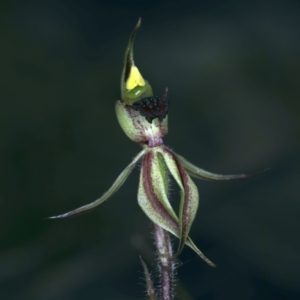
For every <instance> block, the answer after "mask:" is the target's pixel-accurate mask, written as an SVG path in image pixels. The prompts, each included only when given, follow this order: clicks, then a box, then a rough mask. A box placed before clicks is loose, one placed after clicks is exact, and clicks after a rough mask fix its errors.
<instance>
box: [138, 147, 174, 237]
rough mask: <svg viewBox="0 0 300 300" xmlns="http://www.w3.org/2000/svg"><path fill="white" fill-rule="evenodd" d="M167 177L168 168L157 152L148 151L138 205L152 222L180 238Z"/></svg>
mask: <svg viewBox="0 0 300 300" xmlns="http://www.w3.org/2000/svg"><path fill="white" fill-rule="evenodd" d="M162 173H165V174H162ZM165 177H166V168H165V167H163V164H160V162H159V159H158V157H157V151H156V150H153V151H148V152H147V153H146V154H145V155H144V157H143V164H142V169H141V174H140V181H139V188H138V204H139V205H140V207H141V208H142V210H143V211H144V212H145V214H146V215H147V216H148V218H149V219H150V220H151V221H152V222H154V223H155V224H157V225H158V226H160V227H162V228H164V229H166V230H168V231H169V232H171V233H172V234H174V235H175V236H178V233H179V226H178V218H177V216H176V213H175V212H174V210H173V208H172V206H171V204H170V202H169V200H168V197H167V190H166V182H165V180H166V179H165Z"/></svg>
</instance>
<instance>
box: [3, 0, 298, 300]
mask: <svg viewBox="0 0 300 300" xmlns="http://www.w3.org/2000/svg"><path fill="white" fill-rule="evenodd" d="M139 16H141V17H142V19H143V22H142V28H141V29H140V31H139V33H138V35H137V38H136V43H135V61H136V64H137V66H138V67H139V69H140V70H141V73H142V74H143V76H144V77H145V78H146V79H148V80H149V81H150V83H151V85H152V87H153V88H154V90H155V93H156V94H159V95H160V94H162V92H163V89H164V87H165V86H168V87H169V90H170V93H171V101H172V102H171V107H170V113H169V135H168V136H167V137H166V138H165V139H164V141H165V143H166V144H167V145H170V147H171V148H172V149H174V151H176V152H178V153H180V154H181V155H183V156H185V157H186V158H187V159H189V160H190V161H192V162H193V163H195V164H197V165H198V166H200V167H202V168H204V169H207V170H209V171H212V172H215V173H221V174H230V173H244V172H246V173H251V172H257V171H259V170H262V169H264V168H266V167H271V170H270V171H268V172H266V173H264V174H261V175H258V176H256V177H253V178H250V179H247V180H244V181H235V182H226V183H223V182H221V183H214V182H206V181H199V180H195V182H196V184H197V186H198V188H199V192H200V198H201V203H200V208H199V212H198V215H197V218H196V220H195V222H194V225H193V227H192V230H191V237H192V238H193V239H194V241H195V242H196V244H197V245H198V246H199V248H200V249H201V250H202V251H203V252H204V253H205V254H206V255H207V256H208V257H209V258H210V259H212V260H213V261H214V262H215V263H216V264H217V265H218V268H217V269H212V268H210V267H209V266H207V265H206V264H205V263H204V262H203V261H202V260H201V259H200V258H198V257H197V255H196V254H195V253H193V252H192V251H191V250H190V249H188V248H185V249H184V251H183V253H182V255H181V257H180V261H181V262H182V264H181V266H180V267H179V268H178V270H177V272H178V282H177V293H178V295H179V296H178V299H183V300H192V299H195V300H196V299H201V300H209V299H213V300H219V299H220V300H222V299H242V300H244V299H245V300H248V299H259V300H262V299H272V300H279V299H300V239H299V229H300V220H299V212H300V199H299V195H300V192H299V191H300V189H299V178H300V176H299V170H298V169H299V160H300V159H299V152H300V147H299V146H300V145H299V134H300V122H299V117H300V111H299V98H300V3H299V2H298V1H276V0H275V1H209V0H203V1H170V0H169V1H167V0H166V1H157V0H156V1H136V0H132V1H110V2H109V1H97V0H77V1H74V0H72V1H71V0H61V1H58V0H51V1H50V0H48V1H38V0H36V1H34V0H33V1H7V0H1V2H0V38H1V39H0V75H1V76H0V78H1V80H0V99H1V100H0V101H1V102H0V116H1V118H0V120H1V121H0V122H1V123H0V124H1V132H0V137H1V138H0V140H1V142H0V207H1V210H0V211H1V226H0V245H1V251H0V299H33V300H36V299H37V300H39V299H42V300H44V299H45V300H52V299H56V300H60V299H63V300H69V299H75V300H81V299H91V300H92V299H104V300H118V299H120V300H129V299H130V300H133V299H145V297H146V296H145V286H144V279H143V273H142V267H141V265H140V262H139V255H142V257H143V258H144V259H145V261H146V262H147V264H148V266H149V268H150V269H151V270H153V271H154V270H155V260H154V254H153V241H152V239H151V233H150V231H151V227H150V222H149V220H148V219H147V218H146V216H145V215H144V214H143V213H142V211H141V209H140V208H139V207H138V205H137V200H136V194H137V185H138V174H139V168H136V169H135V171H134V172H133V173H132V174H131V176H130V177H129V179H128V181H127V182H126V183H125V185H124V186H123V187H122V188H121V189H120V190H119V191H118V193H117V194H115V195H114V196H113V197H112V198H111V199H109V201H108V202H105V203H104V204H103V205H102V206H101V207H99V208H98V209H97V210H95V211H93V212H91V213H89V214H85V215H82V216H78V217H76V218H70V219H65V220H44V218H45V217H47V216H51V215H55V214H60V213H64V212H66V211H69V210H71V209H74V208H76V207H78V206H81V205H83V204H87V203H89V202H91V201H92V200H94V199H96V198H98V197H99V196H100V195H101V194H102V193H103V192H104V191H106V189H108V188H109V187H110V185H111V184H112V182H113V181H114V180H115V178H116V177H117V176H118V174H119V173H120V172H121V171H122V170H123V169H124V168H125V166H127V164H129V162H130V161H131V159H132V157H133V156H134V155H135V154H136V153H137V152H138V151H139V150H140V148H139V146H138V145H135V144H134V143H132V142H131V141H130V140H129V139H128V138H127V137H126V136H125V135H124V134H123V132H122V130H121V128H120V127H119V125H118V123H117V120H116V117H115V112H114V102H115V100H116V99H118V98H119V95H120V92H119V80H120V74H121V70H122V60H123V53H124V51H125V47H126V44H127V41H128V38H129V35H130V33H131V31H132V29H133V27H134V26H135V24H136V22H137V19H138V17H139ZM172 199H174V205H176V203H177V202H176V201H178V189H177V188H176V185H175V184H173V191H172ZM176 242H177V241H176V240H174V243H176ZM153 275H156V273H155V271H154V272H153Z"/></svg>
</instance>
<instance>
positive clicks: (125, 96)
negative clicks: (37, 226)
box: [50, 19, 250, 267]
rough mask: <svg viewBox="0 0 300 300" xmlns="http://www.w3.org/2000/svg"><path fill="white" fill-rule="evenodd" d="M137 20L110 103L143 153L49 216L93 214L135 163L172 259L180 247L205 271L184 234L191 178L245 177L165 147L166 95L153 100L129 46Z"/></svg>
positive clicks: (193, 191)
mask: <svg viewBox="0 0 300 300" xmlns="http://www.w3.org/2000/svg"><path fill="white" fill-rule="evenodd" d="M140 25H141V20H140V19H139V21H138V23H137V25H136V26H135V28H134V30H133V32H132V34H131V36H130V39H129V43H128V46H127V48H126V51H125V58H124V67H123V72H122V76H121V99H122V100H121V101H120V100H118V101H116V103H115V109H116V114H117V119H118V121H119V124H120V126H121V128H122V129H123V131H124V132H125V134H126V135H127V136H128V137H129V138H130V139H131V140H132V141H134V142H136V143H138V144H140V146H141V147H142V148H143V149H142V150H141V152H139V153H138V154H137V155H136V156H135V158H134V159H133V160H132V162H131V163H130V164H129V165H128V166H127V167H126V168H125V169H124V170H123V171H122V172H121V174H120V175H119V176H118V178H117V179H116V181H115V182H114V183H113V185H112V186H111V187H110V188H109V189H108V190H107V191H106V192H105V193H104V194H103V195H102V196H101V197H100V198H99V199H97V200H95V201H94V202H92V203H90V204H87V205H84V206H82V207H79V208H77V209H75V210H72V211H70V212H67V213H65V214H61V215H57V216H53V217H50V218H51V219H58V218H66V217H71V216H75V215H79V214H82V213H85V212H88V211H90V210H93V209H94V208H96V207H97V206H99V205H100V204H102V203H103V202H104V201H106V200H107V199H108V198H110V197H111V196H112V195H113V194H114V193H115V192H117V190H118V189H119V188H120V187H121V186H122V185H123V183H124V182H125V181H126V179H127V178H128V176H129V174H130V172H131V171H132V169H133V168H134V167H135V166H136V164H137V163H138V162H139V161H142V162H141V173H140V179H139V186H138V195H137V200H138V204H139V206H140V207H141V209H142V210H143V211H144V213H145V214H146V215H147V217H148V218H149V219H150V220H151V221H152V222H153V223H154V224H156V225H158V226H159V227H161V228H163V229H165V230H166V231H168V232H170V233H171V234H173V235H174V236H176V237H177V238H178V239H179V244H178V249H177V253H176V254H175V255H174V256H173V258H176V257H177V256H178V255H179V254H180V253H181V251H182V249H183V247H184V245H187V246H188V247H190V248H191V249H192V250H194V251H195V252H196V253H197V254H198V255H199V256H200V257H201V258H202V259H203V260H204V261H205V262H206V263H208V264H209V265H210V266H213V267H214V266H215V264H214V263H213V262H212V261H210V260H209V259H208V258H207V257H206V256H205V255H204V254H203V253H202V252H201V251H200V250H199V249H198V248H197V246H196V245H195V244H194V242H193V241H192V239H191V237H190V236H189V232H190V229H191V226H192V224H193V221H194V219H195V215H196V212H197V210H198V204H199V194H198V189H197V186H196V185H195V184H194V182H193V181H192V179H191V177H190V176H192V177H196V178H200V179H206V180H217V181H219V180H233V179H241V178H246V177H249V176H250V175H245V174H241V175H217V174H213V173H210V172H208V171H205V170H203V169H200V168H198V167H196V166H195V165H193V164H192V163H190V162H189V161H187V160H186V159H185V158H184V157H182V156H180V155H178V154H176V153H175V152H173V151H172V150H171V149H170V148H168V147H167V146H165V145H164V143H163V139H162V138H163V137H164V136H165V135H166V134H167V133H168V111H169V101H170V100H169V92H168V88H166V89H165V91H164V93H163V95H162V96H161V97H159V96H154V94H153V91H152V88H151V86H150V84H149V82H148V81H146V80H145V79H144V78H143V77H142V75H141V73H140V71H139V69H138V68H137V67H136V65H135V63H134V58H133V44H134V39H135V36H136V33H137V31H138V29H139V28H140ZM169 174H171V177H173V179H174V180H175V182H176V183H177V184H178V186H179V188H180V190H181V200H180V207H179V212H178V213H176V212H175V211H174V209H173V207H172V205H171V203H170V201H169V197H168V189H169V184H168V177H169Z"/></svg>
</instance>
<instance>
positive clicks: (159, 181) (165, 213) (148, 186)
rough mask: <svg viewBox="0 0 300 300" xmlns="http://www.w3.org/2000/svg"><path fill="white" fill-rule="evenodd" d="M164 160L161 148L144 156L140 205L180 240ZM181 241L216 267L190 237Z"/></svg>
mask: <svg viewBox="0 0 300 300" xmlns="http://www.w3.org/2000/svg"><path fill="white" fill-rule="evenodd" d="M162 158H164V156H163V154H162V152H161V148H160V147H157V148H153V149H152V150H151V151H148V152H147V153H146V154H145V155H144V157H143V163H142V168H141V173H140V181H139V188H138V204H139V206H140V207H141V209H142V210H143V211H144V213H145V214H146V215H147V217H148V218H149V219H150V220H151V221H152V222H153V223H155V224H157V225H158V226H160V227H162V228H164V229H165V230H167V231H169V232H170V233H172V234H173V235H175V236H176V237H177V238H180V237H181V231H180V225H179V220H178V217H177V215H176V213H175V212H174V210H173V208H172V206H171V204H170V202H169V200H168V195H167V193H168V189H167V187H168V183H167V169H166V162H165V158H164V159H162ZM188 231H189V230H188ZM181 240H184V242H185V244H186V245H187V246H189V247H190V248H191V249H193V250H194V251H195V252H196V253H197V254H198V255H199V256H200V257H201V258H202V259H203V260H204V261H205V262H206V263H208V264H209V265H210V266H212V267H215V264H214V263H213V262H212V261H210V260H209V259H208V258H207V257H205V255H204V254H203V253H202V252H201V251H200V250H199V249H198V248H197V247H196V246H195V244H194V243H193V241H192V240H191V238H190V237H186V238H184V239H181Z"/></svg>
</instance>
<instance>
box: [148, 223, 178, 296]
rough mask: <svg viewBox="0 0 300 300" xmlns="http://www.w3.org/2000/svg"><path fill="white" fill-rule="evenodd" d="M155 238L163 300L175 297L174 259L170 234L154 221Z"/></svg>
mask: <svg viewBox="0 0 300 300" xmlns="http://www.w3.org/2000/svg"><path fill="white" fill-rule="evenodd" d="M153 231H154V240H155V245H156V248H157V254H158V270H159V273H160V280H161V282H160V283H161V300H172V299H174V291H173V282H174V264H175V262H174V260H171V258H172V256H173V251H172V244H171V239H170V234H169V232H167V231H166V230H164V229H163V228H161V227H160V226H158V225H156V224H154V223H153Z"/></svg>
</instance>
